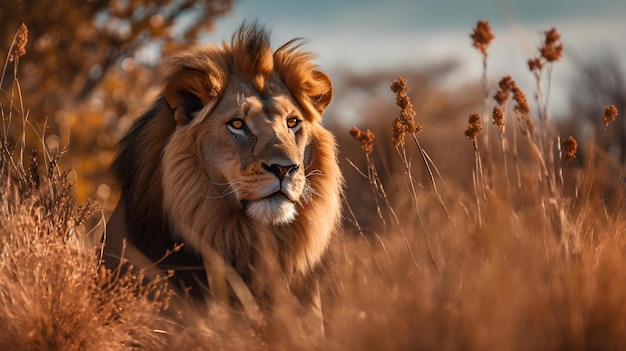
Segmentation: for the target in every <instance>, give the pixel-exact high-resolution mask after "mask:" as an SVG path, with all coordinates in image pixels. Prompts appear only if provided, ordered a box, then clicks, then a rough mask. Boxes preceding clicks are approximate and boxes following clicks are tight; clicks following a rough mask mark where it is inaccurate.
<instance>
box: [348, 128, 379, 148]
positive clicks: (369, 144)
mask: <svg viewBox="0 0 626 351" xmlns="http://www.w3.org/2000/svg"><path fill="white" fill-rule="evenodd" d="M350 135H352V137H353V138H354V139H355V140H356V141H358V142H359V143H361V149H362V150H363V151H365V153H367V154H371V153H372V151H374V139H375V137H374V133H373V132H372V131H371V130H369V129H366V130H365V131H361V130H360V129H359V128H357V127H352V129H350Z"/></svg>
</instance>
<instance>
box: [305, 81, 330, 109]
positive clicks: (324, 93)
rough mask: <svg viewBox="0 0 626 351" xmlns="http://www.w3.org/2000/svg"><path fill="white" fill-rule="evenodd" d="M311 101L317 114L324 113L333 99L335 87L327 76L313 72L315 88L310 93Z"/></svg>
mask: <svg viewBox="0 0 626 351" xmlns="http://www.w3.org/2000/svg"><path fill="white" fill-rule="evenodd" d="M309 99H311V102H312V103H313V106H314V107H315V109H316V110H317V112H319V113H320V114H322V113H324V111H325V110H326V107H328V105H329V104H330V101H331V100H332V99H333V85H332V83H331V82H330V78H328V76H327V75H326V74H324V73H322V72H320V71H313V86H312V89H311V91H310V92H309Z"/></svg>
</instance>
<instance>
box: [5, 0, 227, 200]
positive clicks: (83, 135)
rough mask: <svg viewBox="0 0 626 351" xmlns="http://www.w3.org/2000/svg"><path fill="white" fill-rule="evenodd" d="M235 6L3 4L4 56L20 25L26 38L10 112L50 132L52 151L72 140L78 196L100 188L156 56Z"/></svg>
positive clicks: (181, 1) (198, 0) (141, 100)
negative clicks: (15, 105)
mask: <svg viewBox="0 0 626 351" xmlns="http://www.w3.org/2000/svg"><path fill="white" fill-rule="evenodd" d="M232 3H233V1H232V0H167V1H160V2H154V1H150V0H57V1H40V0H11V1H2V9H1V10H0V48H1V50H2V55H6V54H7V51H8V49H9V47H10V45H11V41H12V39H13V37H14V34H15V32H16V30H17V29H18V28H19V26H20V24H21V23H25V24H26V26H27V27H28V31H29V42H28V45H27V47H26V51H27V53H26V56H24V57H22V58H21V59H20V62H19V69H18V70H17V78H18V79H19V82H20V90H21V95H22V96H23V100H24V106H25V108H26V109H27V111H17V110H15V111H13V112H14V114H15V115H22V112H23V114H24V115H25V114H28V119H29V121H30V122H31V124H32V125H34V126H35V129H37V128H42V126H43V125H46V126H47V128H48V129H47V130H46V131H45V134H46V135H47V139H46V143H47V146H48V147H50V148H51V149H52V150H53V151H54V149H55V148H56V149H57V150H60V149H62V148H65V147H66V146H68V143H70V142H71V144H69V145H70V149H71V153H70V158H69V159H70V163H71V166H72V167H73V168H74V169H75V170H76V171H77V173H78V175H79V177H78V178H77V181H78V186H77V189H78V191H79V195H81V197H83V198H84V196H86V195H89V194H90V193H92V192H93V190H94V188H95V186H94V185H95V184H97V183H99V182H102V181H103V180H102V179H103V178H102V177H103V174H106V168H107V167H108V165H109V162H110V160H111V158H112V151H113V145H114V143H115V141H116V140H117V139H118V138H119V135H120V134H121V133H122V132H123V129H125V127H126V126H128V124H129V122H130V117H129V115H132V117H135V116H136V115H137V114H138V113H139V112H138V111H139V109H142V108H145V105H146V104H147V102H146V101H147V100H148V99H150V98H151V97H152V96H146V92H150V89H149V88H150V86H151V85H152V84H153V83H154V80H155V79H154V74H155V70H154V66H156V65H157V64H158V63H159V61H160V59H161V57H162V56H163V55H165V54H167V53H169V52H172V51H175V50H178V49H180V48H182V47H184V46H186V45H189V43H190V42H194V41H196V39H197V38H198V36H199V34H200V33H202V32H203V31H208V30H211V29H212V28H213V23H214V20H215V18H216V17H217V16H220V15H223V14H224V13H226V12H227V11H229V10H230V8H231V7H232ZM5 58H6V56H5ZM12 64H14V63H10V62H9V63H8V66H7V70H6V73H5V78H4V81H3V86H0V89H1V90H2V92H3V94H0V104H4V105H5V106H9V105H10V104H8V103H7V99H9V96H11V94H10V93H9V92H10V90H11V86H12V84H13V83H12V82H13V78H15V77H13V76H12V74H13V67H12ZM4 65H5V62H2V66H4ZM148 95H149V94H148ZM5 112H6V111H5ZM49 120H52V121H55V122H56V123H51V121H49ZM46 121H47V122H46ZM70 131H71V134H72V137H71V138H69V135H70ZM9 137H11V136H10V135H9ZM66 160H67V158H66Z"/></svg>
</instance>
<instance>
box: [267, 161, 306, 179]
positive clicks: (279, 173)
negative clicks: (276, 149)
mask: <svg viewBox="0 0 626 351" xmlns="http://www.w3.org/2000/svg"><path fill="white" fill-rule="evenodd" d="M298 167H299V166H298V165H281V164H278V163H272V164H271V165H269V166H268V165H267V164H265V163H263V169H265V170H266V171H268V172H270V173H272V174H273V175H275V176H276V178H278V179H279V180H280V181H281V182H282V181H283V179H285V178H287V176H289V173H290V172H291V171H294V170H296V169H298Z"/></svg>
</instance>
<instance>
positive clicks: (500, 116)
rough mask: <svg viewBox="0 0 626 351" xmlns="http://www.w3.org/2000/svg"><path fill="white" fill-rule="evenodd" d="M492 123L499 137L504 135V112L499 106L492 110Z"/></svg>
mask: <svg viewBox="0 0 626 351" xmlns="http://www.w3.org/2000/svg"><path fill="white" fill-rule="evenodd" d="M492 118H493V119H492V122H493V124H495V125H496V126H497V127H498V130H499V131H500V135H504V110H503V109H502V107H501V106H496V107H494V108H493V113H492Z"/></svg>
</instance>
